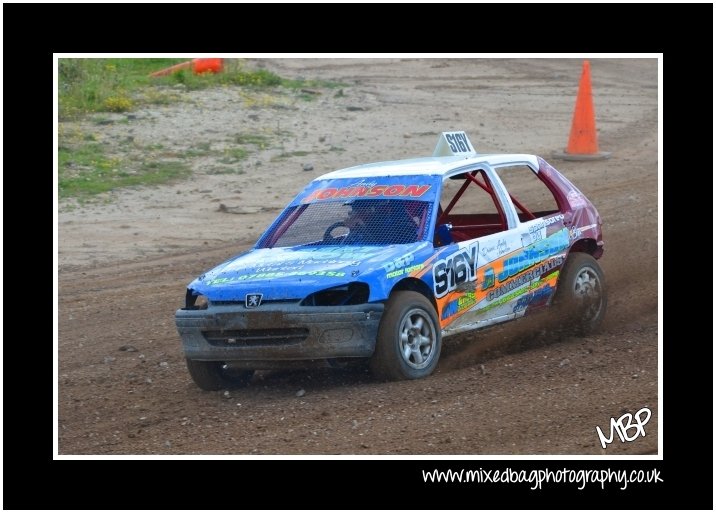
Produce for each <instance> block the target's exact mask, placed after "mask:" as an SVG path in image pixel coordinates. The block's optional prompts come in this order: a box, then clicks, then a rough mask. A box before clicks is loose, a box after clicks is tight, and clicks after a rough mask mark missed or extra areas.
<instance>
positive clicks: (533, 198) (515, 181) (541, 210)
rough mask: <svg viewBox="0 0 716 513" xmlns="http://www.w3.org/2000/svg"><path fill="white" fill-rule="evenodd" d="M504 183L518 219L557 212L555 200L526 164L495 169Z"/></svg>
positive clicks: (557, 207) (527, 219)
mask: <svg viewBox="0 0 716 513" xmlns="http://www.w3.org/2000/svg"><path fill="white" fill-rule="evenodd" d="M495 171H496V172H497V175H498V176H499V177H500V180H501V181H502V183H503V184H505V188H506V189H507V192H509V194H510V199H511V200H512V204H513V205H514V206H515V210H516V211H517V215H518V216H519V218H520V221H522V222H524V221H529V220H530V219H535V218H538V217H545V216H548V215H551V214H554V213H556V212H559V206H558V204H557V200H556V199H555V197H554V194H552V191H550V190H549V189H548V188H547V185H545V183H544V182H543V181H542V180H541V179H540V177H539V176H538V174H537V173H535V172H534V171H532V169H530V168H529V167H527V166H503V167H498V168H496V169H495Z"/></svg>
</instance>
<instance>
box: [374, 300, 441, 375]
mask: <svg viewBox="0 0 716 513" xmlns="http://www.w3.org/2000/svg"><path fill="white" fill-rule="evenodd" d="M441 341H442V338H441V332H440V324H439V323H438V318H437V314H436V313H435V308H434V307H433V305H432V303H430V301H428V299H427V298H426V297H425V296H423V295H422V294H419V293H417V292H412V291H407V290H401V291H398V292H394V293H393V294H392V295H391V296H390V299H388V303H387V304H386V306H385V313H384V314H383V317H382V319H381V321H380V327H379V328H378V338H377V340H376V346H375V353H374V354H373V357H372V359H371V361H370V367H371V370H372V371H373V374H374V375H376V377H378V378H382V379H387V380H402V379H419V378H424V377H426V376H429V375H430V374H432V372H433V371H434V370H435V367H436V366H437V364H438V358H439V357H440V347H441Z"/></svg>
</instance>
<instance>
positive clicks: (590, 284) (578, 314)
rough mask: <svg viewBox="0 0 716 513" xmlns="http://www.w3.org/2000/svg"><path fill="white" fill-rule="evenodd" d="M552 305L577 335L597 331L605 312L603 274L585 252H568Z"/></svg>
mask: <svg viewBox="0 0 716 513" xmlns="http://www.w3.org/2000/svg"><path fill="white" fill-rule="evenodd" d="M554 301H555V306H557V307H558V308H560V310H561V311H562V312H563V313H564V314H565V315H566V316H567V317H568V320H569V322H570V323H571V325H572V326H573V327H574V328H575V330H576V331H577V332H578V333H580V334H585V333H589V332H591V331H594V330H596V329H598V328H599V326H600V324H601V323H602V320H604V315H605V314H606V312H607V288H606V282H605V280H604V273H603V272H602V268H601V267H599V264H598V263H597V261H596V260H595V259H594V257H592V256H591V255H588V254H587V253H570V254H569V256H568V257H567V261H566V262H565V263H564V268H563V269H562V272H561V273H560V276H559V281H558V283H557V292H556V293H555V298H554Z"/></svg>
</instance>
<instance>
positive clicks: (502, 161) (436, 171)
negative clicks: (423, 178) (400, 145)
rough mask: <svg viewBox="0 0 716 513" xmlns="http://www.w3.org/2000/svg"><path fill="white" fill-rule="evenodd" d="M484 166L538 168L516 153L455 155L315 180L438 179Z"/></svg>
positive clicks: (353, 169) (394, 162)
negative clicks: (467, 168)
mask: <svg viewBox="0 0 716 513" xmlns="http://www.w3.org/2000/svg"><path fill="white" fill-rule="evenodd" d="M479 164H487V165H489V166H490V167H500V166H506V165H527V166H530V167H531V168H532V169H533V170H534V171H537V169H538V168H539V164H538V162H537V157H536V156H535V155H525V154H520V153H512V154H477V153H473V154H471V155H469V156H464V155H457V156H451V157H425V158H418V159H406V160H391V161H387V162H373V163H371V164H362V165H360V166H353V167H348V168H345V169H339V170H337V171H332V172H330V173H326V174H325V175H321V176H319V177H318V178H316V180H334V179H338V178H364V177H365V178H372V177H378V176H405V175H439V176H446V175H449V174H451V171H453V170H456V169H461V168H463V167H467V166H474V167H479Z"/></svg>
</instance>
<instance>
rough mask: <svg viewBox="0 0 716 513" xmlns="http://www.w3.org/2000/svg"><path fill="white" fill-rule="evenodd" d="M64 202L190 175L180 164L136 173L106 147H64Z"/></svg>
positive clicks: (144, 166) (144, 168) (157, 165)
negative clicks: (119, 188) (68, 198)
mask: <svg viewBox="0 0 716 513" xmlns="http://www.w3.org/2000/svg"><path fill="white" fill-rule="evenodd" d="M58 163H59V194H60V198H67V197H77V198H86V197H88V196H91V195H94V194H99V193H102V192H107V191H110V190H112V189H115V188H117V187H126V186H130V185H157V184H162V183H166V182H168V181H170V180H173V179H176V178H182V177H185V176H187V175H189V172H190V170H189V167H188V166H187V165H186V164H185V163H183V162H179V161H170V160H163V161H153V162H146V163H143V164H141V165H140V166H139V167H138V168H137V169H132V167H131V163H130V162H129V161H127V160H124V159H121V158H118V157H110V156H108V155H106V153H105V149H104V147H103V145H102V144H100V143H96V142H89V143H84V144H79V145H77V146H71V145H61V146H60V148H59V155H58Z"/></svg>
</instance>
